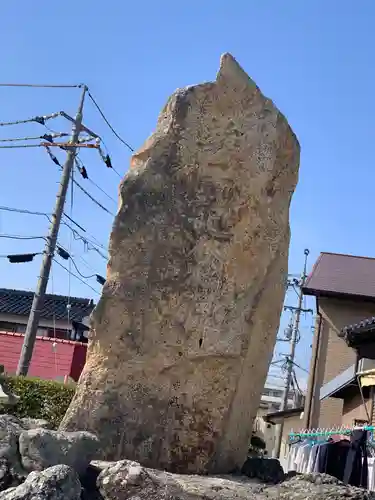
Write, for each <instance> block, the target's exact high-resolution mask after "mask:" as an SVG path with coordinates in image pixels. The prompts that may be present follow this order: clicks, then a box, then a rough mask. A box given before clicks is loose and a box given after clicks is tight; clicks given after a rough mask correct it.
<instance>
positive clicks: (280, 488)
mask: <svg viewBox="0 0 375 500" xmlns="http://www.w3.org/2000/svg"><path fill="white" fill-rule="evenodd" d="M97 483H98V487H99V490H100V492H101V494H102V496H103V498H104V499H105V500H130V499H132V500H135V499H137V500H166V499H168V500H234V499H236V500H307V499H308V500H341V499H342V498H345V499H347V500H350V499H351V500H375V494H374V493H369V492H368V491H366V490H362V489H360V488H354V487H350V486H345V485H343V484H342V483H340V482H339V481H338V480H337V479H335V478H332V477H330V476H326V475H320V474H318V475H306V476H303V475H301V476H296V477H295V478H293V479H290V480H289V481H285V482H284V483H282V484H278V485H276V486H267V485H265V484H261V483H259V482H255V481H252V480H250V479H248V478H245V477H238V478H236V477H230V476H223V477H218V476H217V477H210V476H189V475H179V474H171V473H168V472H162V471H156V470H151V469H145V468H144V467H142V466H141V465H139V464H138V463H137V462H130V461H127V460H124V461H121V462H118V463H115V464H113V465H112V466H111V467H108V468H105V469H104V470H103V471H102V472H101V473H100V475H99V477H98V481H97Z"/></svg>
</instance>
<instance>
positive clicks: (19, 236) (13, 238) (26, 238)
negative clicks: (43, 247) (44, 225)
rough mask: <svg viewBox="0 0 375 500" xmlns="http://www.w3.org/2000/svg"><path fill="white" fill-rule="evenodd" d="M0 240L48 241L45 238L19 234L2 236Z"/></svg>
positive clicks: (0, 235)
mask: <svg viewBox="0 0 375 500" xmlns="http://www.w3.org/2000/svg"><path fill="white" fill-rule="evenodd" d="M0 238H6V239H9V240H46V239H47V238H46V237H45V236H21V235H18V234H0Z"/></svg>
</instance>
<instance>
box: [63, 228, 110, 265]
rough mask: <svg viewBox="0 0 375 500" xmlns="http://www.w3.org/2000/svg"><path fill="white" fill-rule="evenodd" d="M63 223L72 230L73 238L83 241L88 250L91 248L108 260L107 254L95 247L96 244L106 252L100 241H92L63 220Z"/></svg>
mask: <svg viewBox="0 0 375 500" xmlns="http://www.w3.org/2000/svg"><path fill="white" fill-rule="evenodd" d="M63 224H64V225H65V226H66V227H67V228H69V229H70V230H71V231H72V233H73V237H74V239H75V240H79V241H83V243H84V244H85V245H86V246H87V248H88V250H93V251H94V252H96V253H97V254H99V255H100V256H101V257H102V258H103V259H104V260H106V261H107V260H108V256H107V255H104V253H102V252H101V251H100V250H99V249H98V248H96V246H97V247H99V248H102V249H103V250H104V251H106V252H108V250H107V249H106V248H105V246H104V245H102V244H101V243H100V242H98V243H95V241H92V240H91V239H90V238H87V237H85V236H82V235H81V234H80V233H79V232H78V231H77V230H76V229H74V228H72V226H70V225H69V224H67V223H66V222H63ZM83 231H85V229H83ZM95 239H96V238H95Z"/></svg>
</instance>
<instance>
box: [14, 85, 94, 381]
mask: <svg viewBox="0 0 375 500" xmlns="http://www.w3.org/2000/svg"><path fill="white" fill-rule="evenodd" d="M81 88H82V94H81V100H80V103H79V106H78V111H77V115H76V117H75V120H74V124H73V127H72V133H71V138H70V144H71V146H69V145H68V146H67V147H66V149H67V157H66V161H65V164H64V167H63V171H62V175H61V180H60V186H59V190H58V193H57V198H56V205H55V210H54V212H53V215H52V223H51V226H50V230H49V234H48V236H47V241H46V246H45V250H44V256H43V261H42V265H41V269H40V276H39V279H38V283H37V287H36V290H35V293H34V298H33V303H32V306H31V311H30V316H29V319H28V322H27V327H26V332H25V338H24V341H23V345H22V350H21V355H20V359H19V362H18V367H17V375H23V376H26V375H27V373H28V370H29V365H30V361H31V357H32V354H33V350H34V344H35V338H36V335H37V331H38V325H39V318H40V313H41V308H42V307H43V303H44V297H45V294H46V290H47V284H48V279H49V275H50V271H51V265H52V260H53V256H54V254H55V249H56V243H57V236H58V233H59V229H60V223H61V218H62V215H63V212H64V204H65V199H66V193H67V191H68V186H69V181H70V178H71V174H72V170H73V167H74V160H75V156H76V150H77V148H76V144H77V142H78V138H79V134H80V132H81V125H82V114H83V103H84V100H85V94H86V92H87V87H86V85H83V86H82V87H81Z"/></svg>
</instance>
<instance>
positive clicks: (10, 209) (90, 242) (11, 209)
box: [0, 206, 108, 260]
mask: <svg viewBox="0 0 375 500" xmlns="http://www.w3.org/2000/svg"><path fill="white" fill-rule="evenodd" d="M0 210H3V211H6V212H14V213H20V214H25V215H36V216H44V217H47V219H48V220H49V221H50V222H51V219H50V217H51V215H52V214H48V213H46V212H35V211H32V210H24V209H21V208H14V207H7V206H0ZM64 216H65V217H66V218H67V219H68V220H70V221H71V222H72V223H73V224H75V225H76V226H77V227H78V228H79V229H80V230H81V231H83V232H85V233H86V229H85V228H84V227H82V226H80V225H79V224H78V222H76V221H75V220H73V219H72V218H71V217H69V216H68V215H67V214H66V213H64ZM62 224H64V226H66V227H68V229H70V231H72V232H73V234H74V236H75V239H76V240H81V241H83V242H84V243H86V244H87V245H92V246H98V247H99V248H101V249H103V250H105V251H106V252H107V251H108V249H107V248H106V247H105V245H103V244H102V243H101V242H100V241H99V240H97V239H96V238H95V236H93V235H90V234H89V233H87V234H88V237H84V236H82V235H81V234H79V233H78V231H76V230H75V229H74V228H72V227H71V226H70V224H68V223H67V222H62ZM7 236H10V235H7ZM21 238H22V239H24V238H25V237H23V236H22V237H21V236H20V235H16V237H14V236H12V238H11V239H21ZM27 238H28V237H27ZM40 238H42V237H40ZM89 250H94V251H95V252H97V253H98V254H99V255H100V256H101V257H102V258H103V259H105V260H108V257H107V256H106V255H104V254H102V253H101V252H100V251H99V250H98V249H97V248H93V247H91V248H89Z"/></svg>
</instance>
